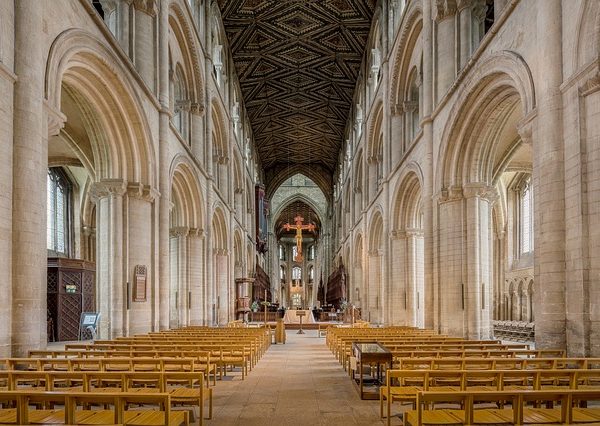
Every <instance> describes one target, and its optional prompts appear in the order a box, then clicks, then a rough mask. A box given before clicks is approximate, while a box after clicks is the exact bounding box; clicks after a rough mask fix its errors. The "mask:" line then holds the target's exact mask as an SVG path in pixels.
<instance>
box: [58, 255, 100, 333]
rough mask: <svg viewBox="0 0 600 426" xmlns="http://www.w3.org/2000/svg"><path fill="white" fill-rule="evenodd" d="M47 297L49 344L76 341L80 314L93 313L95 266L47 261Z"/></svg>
mask: <svg viewBox="0 0 600 426" xmlns="http://www.w3.org/2000/svg"><path fill="white" fill-rule="evenodd" d="M47 297H48V341H51V342H54V341H60V342H64V341H68V340H77V339H78V332H79V319H80V317H81V313H82V312H95V311H96V265H95V264H94V263H93V262H87V261H85V260H79V259H65V258H60V257H49V258H48V279H47ZM88 337H90V338H91V336H88Z"/></svg>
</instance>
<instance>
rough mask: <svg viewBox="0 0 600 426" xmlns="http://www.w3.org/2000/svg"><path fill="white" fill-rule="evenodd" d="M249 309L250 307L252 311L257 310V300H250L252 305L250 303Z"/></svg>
mask: <svg viewBox="0 0 600 426" xmlns="http://www.w3.org/2000/svg"><path fill="white" fill-rule="evenodd" d="M250 309H252V311H253V312H256V311H258V302H257V301H256V300H255V301H254V302H252V305H250Z"/></svg>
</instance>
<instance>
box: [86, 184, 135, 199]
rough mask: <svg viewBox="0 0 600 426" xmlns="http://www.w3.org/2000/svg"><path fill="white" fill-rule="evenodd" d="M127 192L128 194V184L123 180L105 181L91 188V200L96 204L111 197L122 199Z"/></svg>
mask: <svg viewBox="0 0 600 426" xmlns="http://www.w3.org/2000/svg"><path fill="white" fill-rule="evenodd" d="M125 192H127V182H125V181H124V180H123V179H103V180H101V181H99V182H94V183H92V185H91V186H90V198H91V199H92V202H94V203H95V202H97V201H98V200H100V199H101V198H106V197H110V196H117V197H122V196H123V195H124V194H125Z"/></svg>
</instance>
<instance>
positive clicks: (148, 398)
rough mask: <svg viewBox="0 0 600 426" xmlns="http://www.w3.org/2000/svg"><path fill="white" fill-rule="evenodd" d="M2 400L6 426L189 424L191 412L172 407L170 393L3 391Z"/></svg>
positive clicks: (1, 416) (0, 416)
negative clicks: (40, 425)
mask: <svg viewBox="0 0 600 426" xmlns="http://www.w3.org/2000/svg"><path fill="white" fill-rule="evenodd" d="M0 403H1V404H2V408H0V424H4V425H29V424H38V425H39V424H63V425H75V424H77V425H121V424H127V425H144V426H164V425H170V426H180V425H186V426H187V425H189V413H188V412H187V411H179V410H177V411H175V410H172V409H171V403H172V401H171V396H170V395H169V394H168V393H154V394H141V393H124V392H118V393H116V392H115V393H108V392H107V393H102V394H92V393H78V392H38V391H35V390H20V391H0ZM98 404H101V405H102V406H101V407H100V408H99V407H98ZM57 406H61V407H62V408H56V407H57ZM47 407H52V408H47Z"/></svg>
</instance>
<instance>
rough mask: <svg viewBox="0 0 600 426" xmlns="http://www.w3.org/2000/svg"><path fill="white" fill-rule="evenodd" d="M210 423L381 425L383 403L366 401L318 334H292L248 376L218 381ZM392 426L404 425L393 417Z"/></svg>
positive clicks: (237, 374) (271, 348)
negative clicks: (380, 415) (381, 405)
mask: <svg viewBox="0 0 600 426" xmlns="http://www.w3.org/2000/svg"><path fill="white" fill-rule="evenodd" d="M213 389H214V390H213V392H214V418H213V420H211V421H208V422H207V424H208V425H232V426H233V425H240V426H241V425H243V426H254V425H256V426H258V425H261V426H263V425H264V426H267V425H277V426H292V425H302V426H309V425H328V426H333V425H344V426H347V425H364V426H367V425H381V424H384V422H382V421H381V420H380V419H379V401H362V400H361V399H360V398H359V397H358V393H357V392H356V390H355V389H354V387H353V385H352V382H351V381H350V378H349V377H348V375H347V373H346V372H345V371H344V370H343V369H342V367H341V366H340V364H339V363H338V362H337V361H336V359H335V358H334V357H333V355H332V353H331V352H330V351H329V349H328V348H327V346H326V345H325V339H324V338H319V337H317V332H316V330H308V331H306V334H304V335H299V334H296V331H294V330H288V332H287V342H286V344H285V345H271V347H270V348H269V350H268V351H267V353H266V354H265V356H263V358H262V359H261V360H260V361H259V362H258V364H257V366H256V367H255V368H254V369H253V370H252V372H251V373H250V374H249V375H248V376H247V377H246V379H245V380H243V381H242V380H241V377H240V376H239V373H234V374H233V377H230V376H229V375H228V380H224V381H222V382H219V381H217V386H216V387H214V388H213ZM394 420H395V421H394V422H393V424H396V425H397V424H400V421H399V419H394Z"/></svg>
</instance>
